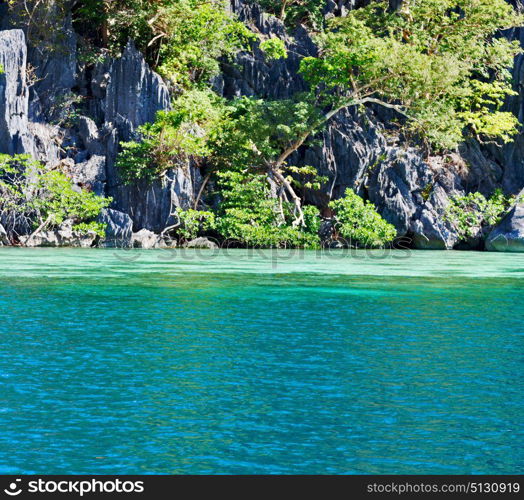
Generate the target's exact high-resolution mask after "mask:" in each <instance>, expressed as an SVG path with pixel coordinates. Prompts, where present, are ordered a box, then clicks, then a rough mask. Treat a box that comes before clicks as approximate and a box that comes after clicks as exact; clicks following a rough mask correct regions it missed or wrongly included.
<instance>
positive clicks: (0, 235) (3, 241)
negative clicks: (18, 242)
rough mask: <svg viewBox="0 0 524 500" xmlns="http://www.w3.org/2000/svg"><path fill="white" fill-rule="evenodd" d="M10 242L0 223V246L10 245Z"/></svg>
mask: <svg viewBox="0 0 524 500" xmlns="http://www.w3.org/2000/svg"><path fill="white" fill-rule="evenodd" d="M10 244H11V242H10V241H9V236H8V235H7V231H6V230H5V228H4V226H2V224H0V247H1V246H3V245H10Z"/></svg>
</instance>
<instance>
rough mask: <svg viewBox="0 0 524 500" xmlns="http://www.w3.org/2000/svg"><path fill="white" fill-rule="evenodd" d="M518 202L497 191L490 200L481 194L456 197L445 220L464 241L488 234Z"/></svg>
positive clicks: (513, 197)
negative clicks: (484, 233)
mask: <svg viewBox="0 0 524 500" xmlns="http://www.w3.org/2000/svg"><path fill="white" fill-rule="evenodd" d="M516 201H517V198H516V197H515V196H504V194H503V193H502V191H501V190H500V189H496V190H495V191H494V193H493V194H492V195H491V197H490V198H489V199H486V197H485V196H484V195H483V194H481V193H470V194H467V195H465V196H455V197H452V198H451V200H450V203H449V205H448V206H447V207H446V210H445V212H444V220H446V221H447V222H449V223H450V224H451V225H452V226H453V227H454V228H455V230H456V231H457V234H458V236H459V238H460V239H461V240H462V241H465V240H468V239H469V238H474V237H476V236H477V235H478V234H479V233H482V232H487V231H488V230H489V229H490V228H492V227H493V226H494V225H496V224H497V223H498V222H500V220H501V219H502V217H503V216H504V215H505V214H506V213H507V212H508V210H509V209H510V207H511V206H513V205H514V204H515V203H516Z"/></svg>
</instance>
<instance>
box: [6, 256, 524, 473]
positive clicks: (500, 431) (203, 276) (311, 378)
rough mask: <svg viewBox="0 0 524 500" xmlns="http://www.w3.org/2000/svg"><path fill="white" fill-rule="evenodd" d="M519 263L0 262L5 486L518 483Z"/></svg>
mask: <svg viewBox="0 0 524 500" xmlns="http://www.w3.org/2000/svg"><path fill="white" fill-rule="evenodd" d="M523 361H524V255H518V254H497V253H476V252H437V251H435V252H431V251H426V252H424V251H418V252H409V251H376V252H365V251H353V252H344V251H330V252H314V251H310V252H299V251H295V252H292V251H279V252H276V251H271V250H266V251H245V250H221V251H209V250H200V251H199V250H186V251H181V250H178V251H167V250H154V251H138V250H134V251H123V250H119V251H115V250H108V249H106V250H92V249H77V250H75V249H16V248H7V249H6V248H3V249H0V474H43V473H45V474H159V473H162V474H231V473H232V474H362V473H366V474H470V473H472V474H489V473H491V474H506V473H508V474H510V473H513V474H515V473H520V474H522V473H524V447H523V445H522V443H523V442H524V369H523V368H524V363H523Z"/></svg>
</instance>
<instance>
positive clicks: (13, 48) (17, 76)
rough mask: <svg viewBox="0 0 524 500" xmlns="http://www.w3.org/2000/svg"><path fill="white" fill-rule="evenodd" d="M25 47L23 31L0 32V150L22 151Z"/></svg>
mask: <svg viewBox="0 0 524 500" xmlns="http://www.w3.org/2000/svg"><path fill="white" fill-rule="evenodd" d="M26 62H27V49H26V44H25V36H24V32H23V31H22V30H6V31H0V66H1V67H2V68H3V72H2V73H0V153H7V154H11V155H13V154H18V153H25V152H27V150H28V149H29V148H30V140H29V137H28V133H27V122H28V112H29V90H28V87H27V85H26V80H25V68H26Z"/></svg>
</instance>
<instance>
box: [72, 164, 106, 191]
mask: <svg viewBox="0 0 524 500" xmlns="http://www.w3.org/2000/svg"><path fill="white" fill-rule="evenodd" d="M70 173H71V176H72V179H73V182H74V183H75V184H78V185H79V186H81V187H83V188H86V189H88V190H90V191H93V192H94V193H96V194H97V195H99V196H102V195H103V194H104V186H105V181H106V158H105V156H99V155H94V156H92V157H91V158H89V160H87V161H85V162H82V163H77V164H76V165H74V166H73V167H72V168H71V171H70Z"/></svg>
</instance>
